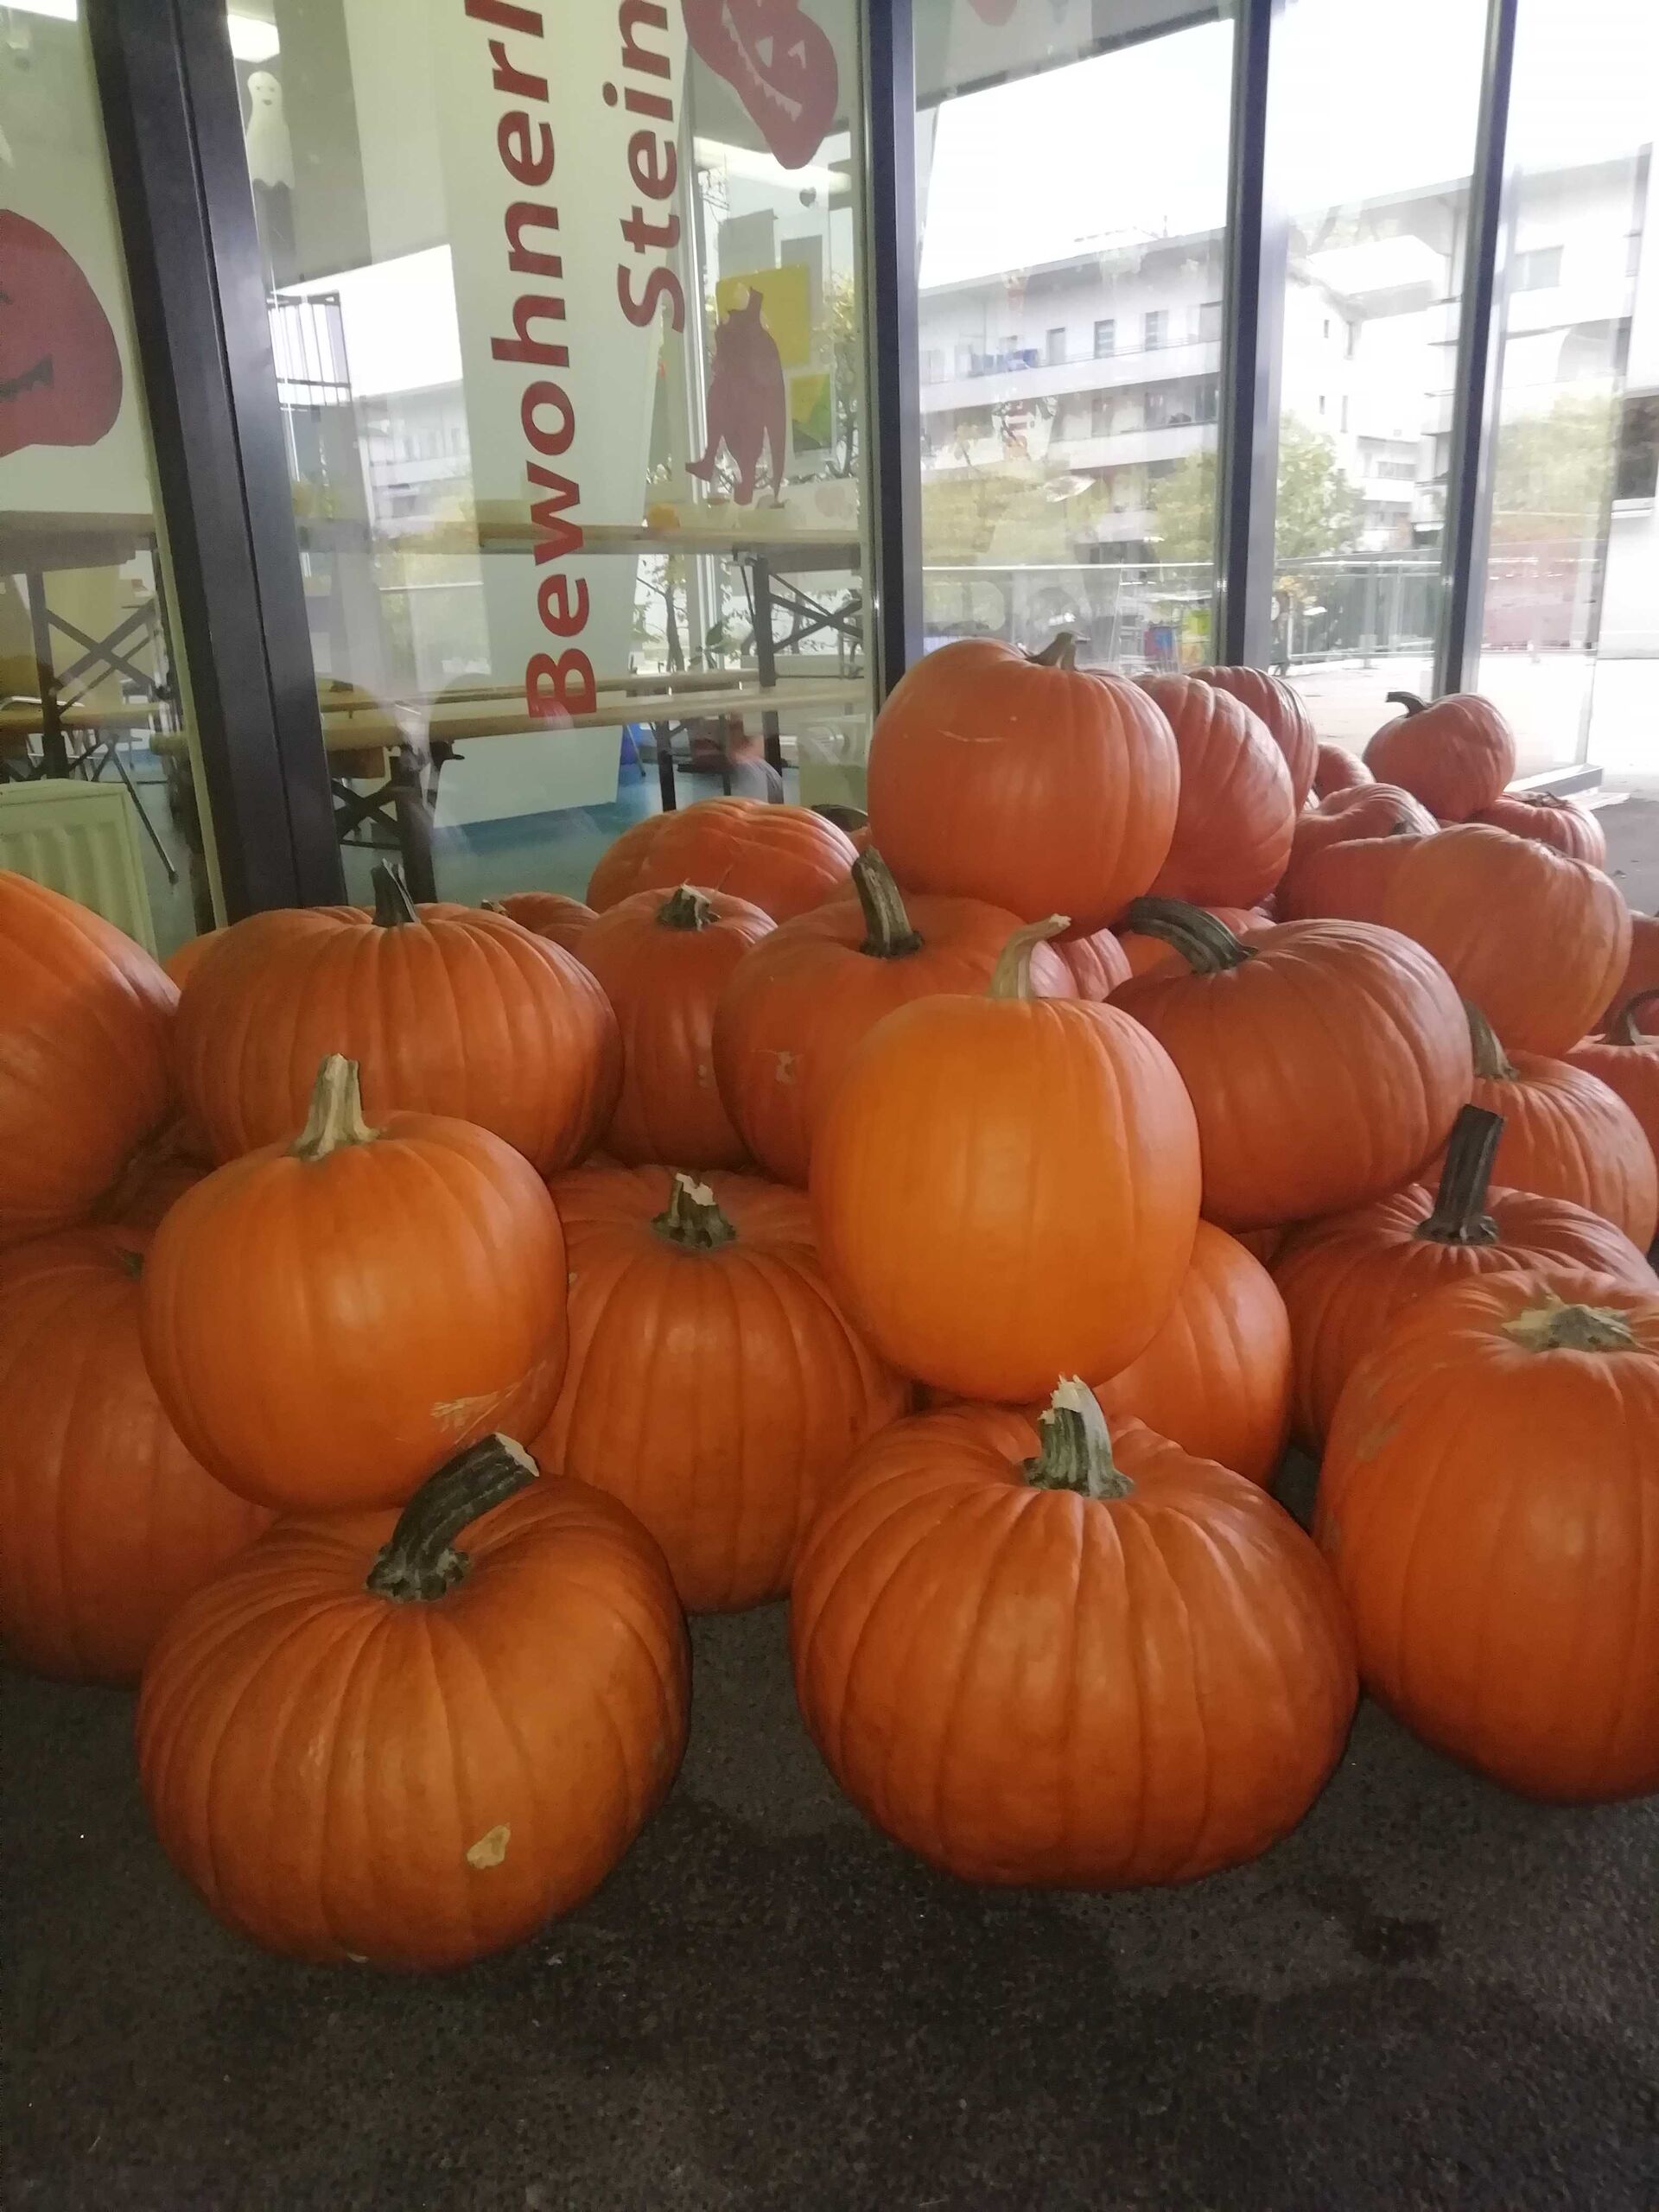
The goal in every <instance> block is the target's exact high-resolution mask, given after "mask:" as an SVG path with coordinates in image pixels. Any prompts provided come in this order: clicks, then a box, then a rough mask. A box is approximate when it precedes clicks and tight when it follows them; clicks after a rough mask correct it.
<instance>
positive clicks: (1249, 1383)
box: [1094, 1221, 1290, 1483]
mask: <svg viewBox="0 0 1659 2212" xmlns="http://www.w3.org/2000/svg"><path fill="white" fill-rule="evenodd" d="M1094 1392H1095V1395H1096V1397H1097V1398H1098V1399H1099V1401H1100V1402H1101V1404H1102V1406H1103V1408H1105V1410H1106V1412H1107V1414H1109V1416H1110V1417H1111V1419H1112V1420H1113V1421H1116V1420H1118V1419H1120V1418H1121V1417H1130V1418H1133V1419H1134V1420H1136V1421H1144V1422H1145V1423H1146V1425H1147V1427H1148V1428H1151V1429H1155V1430H1156V1431H1157V1433H1159V1435H1160V1436H1166V1437H1168V1438H1169V1440H1170V1441H1171V1442H1172V1443H1174V1444H1179V1446H1180V1447H1181V1449H1182V1451H1184V1452H1191V1453H1192V1456H1193V1457H1194V1459H1214V1460H1216V1461H1217V1462H1218V1463H1219V1465H1222V1466H1224V1467H1230V1468H1231V1469H1232V1471H1233V1472H1234V1473H1235V1474H1237V1475H1243V1476H1244V1477H1245V1478H1247V1479H1248V1480H1249V1481H1250V1482H1253V1483H1265V1482H1267V1481H1268V1479H1269V1478H1270V1477H1271V1475H1272V1473H1273V1471H1274V1467H1275V1466H1277V1465H1278V1464H1279V1458H1280V1454H1281V1452H1283V1450H1284V1448H1285V1438H1286V1436H1287V1433H1288V1432H1289V1427H1290V1322H1289V1320H1288V1319H1287V1316H1286V1313H1285V1304H1284V1300H1283V1299H1281V1297H1280V1295H1279V1293H1278V1292H1277V1290H1275V1289H1274V1282H1273V1277H1272V1276H1271V1275H1270V1274H1268V1271H1267V1269H1266V1268H1264V1267H1263V1266H1262V1263H1261V1262H1260V1261H1259V1260H1256V1259H1255V1258H1253V1257H1252V1255H1250V1254H1249V1252H1247V1251H1246V1250H1245V1249H1244V1247H1243V1245H1242V1244H1240V1243H1237V1242H1236V1240H1235V1239H1234V1238H1232V1237H1230V1236H1228V1235H1227V1233H1226V1231H1225V1230H1221V1229H1217V1228H1216V1227H1215V1226H1214V1224H1212V1223H1211V1222H1207V1221H1201V1222H1200V1223H1199V1224H1198V1236H1197V1239H1196V1241H1195V1242H1194V1243H1193V1246H1192V1264H1191V1266H1190V1267H1189V1268H1187V1271H1186V1274H1185V1279H1184V1280H1183V1281H1182V1284H1181V1287H1180V1291H1179V1294H1178V1296H1177V1298H1176V1300H1175V1306H1174V1310H1173V1312H1172V1313H1171V1314H1170V1316H1169V1319H1167V1320H1166V1322H1165V1323H1164V1325H1163V1327H1162V1328H1161V1329H1160V1330H1159V1332H1158V1333H1157V1335H1156V1336H1155V1337H1154V1338H1153V1340H1152V1342H1151V1343H1150V1344H1148V1345H1147V1348H1146V1350H1145V1351H1143V1352H1142V1353H1141V1357H1140V1358H1139V1359H1136V1360H1132V1361H1131V1362H1130V1363H1129V1365H1128V1367H1126V1368H1124V1369H1123V1370H1122V1373H1121V1374H1118V1375H1116V1376H1113V1377H1112V1378H1111V1379H1110V1381H1109V1382H1105V1383H1096V1384H1095V1385H1094Z"/></svg>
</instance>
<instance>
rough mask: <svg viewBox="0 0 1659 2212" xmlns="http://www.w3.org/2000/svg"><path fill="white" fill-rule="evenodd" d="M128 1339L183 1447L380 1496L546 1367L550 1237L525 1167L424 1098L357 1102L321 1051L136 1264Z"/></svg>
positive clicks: (551, 1369) (558, 1291) (324, 1493)
mask: <svg viewBox="0 0 1659 2212" xmlns="http://www.w3.org/2000/svg"><path fill="white" fill-rule="evenodd" d="M143 1334H144V1352H145V1356H146V1357H147V1358H148V1360H149V1370H150V1373H151V1375H152V1376H153V1377H154V1379H155V1383H156V1389H157V1391H158V1392H159V1394H160V1395H161V1399H162V1403H163V1405H165V1406H166V1408H167V1409H168V1413H169V1414H170V1415H171V1417H172V1419H173V1421H174V1424H175V1427H177V1429H178V1431H179V1433H180V1435H181V1436H182V1437H183V1438H184V1439H185V1440H186V1442H187V1443H188V1445H189V1446H190V1448H191V1450H192V1451H193V1452H194V1453H195V1455H196V1457H197V1458H198V1459H200V1461H201V1463H202V1465H204V1466H206V1467H207V1468H209V1469H211V1470H212V1471H213V1473H214V1474H215V1475H217V1476H218V1477H219V1480H220V1481H221V1482H224V1483H226V1484H228V1485H229V1486H230V1487H231V1488H232V1490H235V1491H238V1492H240V1493H241V1495H242V1496H244V1497H252V1498H257V1499H258V1500H259V1501H260V1502H261V1503H264V1504H268V1505H276V1506H281V1507H283V1508H285V1509H287V1510H306V1511H309V1510H334V1509H337V1508H341V1507H346V1506H360V1505H398V1504H402V1503H404V1500H405V1499H406V1498H408V1497H410V1495H411V1493H412V1492H413V1491H414V1490H415V1488H416V1485H417V1484H419V1483H420V1481H421V1480H422V1478H423V1475H425V1474H426V1473H428V1472H429V1471H430V1470H431V1468H432V1467H433V1465H435V1463H436V1462H437V1461H438V1460H440V1459H445V1458H447V1457H448V1454H449V1453H450V1452H452V1451H454V1450H456V1449H459V1448H460V1447H461V1446H463V1445H467V1444H470V1443H472V1442H474V1440H476V1439H477V1438H479V1437H480V1436H486V1435H487V1434H488V1433H490V1431H491V1430H492V1429H493V1428H495V1427H499V1426H501V1425H503V1424H506V1425H509V1426H511V1427H514V1428H517V1429H518V1430H519V1431H520V1433H523V1434H525V1435H529V1434H531V1433H534V1431H535V1430H536V1428H537V1427H539V1426H540V1424H541V1423H542V1422H543V1421H544V1420H545V1419H546V1418H547V1415H548V1414H549V1412H550V1410H551V1408H552V1405H553V1401H554V1399H555V1397H556V1395H557V1394H558V1388H559V1382H560V1378H561V1377H562V1376H563V1372H564V1344H565V1293H564V1246H563V1239H562V1238H561V1236H560V1234H559V1220H558V1216H557V1214H556V1212H555V1211H554V1209H553V1205H552V1203H551V1201H550V1198H548V1195H547V1192H546V1191H545V1189H544V1188H543V1185H542V1184H541V1182H540V1181H539V1179H537V1175H536V1173H535V1172H534V1170H533V1169H532V1168H531V1167H530V1166H529V1165H528V1164H527V1163H526V1162H525V1161H524V1160H522V1159H521V1158H520V1157H519V1155H518V1154H517V1153H516V1152H514V1151H513V1150H512V1147H510V1146H508V1145H505V1144H503V1143H502V1142H501V1141H500V1139H499V1137H493V1136H492V1135H490V1134H489V1132H488V1131H487V1130H486V1129H480V1128H474V1127H473V1126H472V1125H471V1124H470V1123H468V1122H454V1121H448V1120H445V1119H442V1118H441V1117H439V1116H436V1115H430V1114H393V1115H389V1116H386V1118H385V1122H383V1124H382V1125H381V1126H380V1127H379V1128H370V1127H369V1126H368V1124H367V1123H366V1122H365V1121H364V1119H363V1114H362V1109H361V1103H360V1101H359V1096H358V1089H357V1071H356V1068H355V1066H354V1065H353V1063H352V1062H350V1061H348V1060H343V1059H340V1058H338V1057H336V1058H332V1059H329V1060H327V1061H325V1063H324V1064H323V1067H322V1070H321V1074H320V1075H319V1076H318V1077H317V1083H316V1091H315V1097H314V1099H313V1102H312V1109H311V1116H310V1119H309V1120H308V1122H307V1123H306V1126H305V1128H304V1131H303V1132H302V1135H300V1136H299V1137H298V1139H297V1140H296V1141H295V1142H294V1143H293V1144H292V1145H291V1146H288V1147H284V1146H281V1145H272V1146H270V1147H268V1148H267V1149H265V1150H264V1151H262V1152H257V1153H251V1154H247V1155H245V1157H244V1158H242V1159H240V1160H233V1161H232V1163H231V1165H230V1166H227V1167H221V1168H220V1169H219V1171H218V1173H215V1174H213V1175H210V1176H209V1177H208V1178H207V1181H206V1182H204V1183H199V1184H198V1185H196V1187H195V1188H194V1190H193V1191H188V1192H186V1193H185V1194H184V1196H183V1197H182V1198H181V1199H180V1200H179V1201H178V1203H177V1205H175V1206H174V1207H173V1209H172V1211H170V1212H169V1213H168V1217H167V1218H166V1220H165V1221H164V1222H163V1223H162V1226H161V1229H160V1230H159V1231H158V1232H157V1235H156V1242H155V1244H154V1246H153V1247H152V1249H151V1252H150V1256H149V1265H148V1266H147V1267H146V1268H145V1270H144V1283H143Z"/></svg>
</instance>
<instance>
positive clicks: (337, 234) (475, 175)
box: [232, 0, 869, 899]
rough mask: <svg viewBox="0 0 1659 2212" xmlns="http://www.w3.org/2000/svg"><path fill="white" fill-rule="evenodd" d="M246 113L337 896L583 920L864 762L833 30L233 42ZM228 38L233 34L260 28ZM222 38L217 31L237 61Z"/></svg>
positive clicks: (367, 1) (845, 132) (291, 29)
mask: <svg viewBox="0 0 1659 2212" xmlns="http://www.w3.org/2000/svg"><path fill="white" fill-rule="evenodd" d="M257 13H258V18H259V21H260V22H261V24H262V27H263V35H262V36H259V37H257V38H253V39H251V38H250V37H249V35H248V33H247V32H246V31H245V30H244V31H243V32H242V33H241V35H240V54H239V59H238V76H239V80H240V89H241V97H242V105H243V122H244V131H245V144H246V149H247V158H248V169H249V175H250V177H251V182H252V188H253V193H254V198H255V202H256V208H257V218H258V226H259V236H260V241H261V249H262V252H263V255H264V264H265V279H266V287H267V291H268V294H269V299H270V318H271V330H272V336H273V342H274V347H275V352H276V356H277V379H278V391H279V397H280V401H281V405H282V409H283V422H284V425H285V429H286V435H287V445H288V454H289V471H290V475H291V479H292V486H293V499H294V510H295V517H296V528H297V531H298V535H299V541H300V549H301V557H302V563H303V567H304V571H305V588H306V594H307V601H308V607H309V610H310V635H311V643H312V650H313V655H314V658H315V668H316V677H317V683H318V687H319V690H320V693H321V707H322V715H323V723H324V730H325V736H326V741H327V748H328V753H329V759H330V766H331V772H332V773H333V776H334V785H335V793H336V800H337V806H338V819H339V823H340V832H341V836H342V838H343V840H344V842H345V846H346V861H347V870H346V873H347V880H348V882H349V883H351V884H352V885H353V887H354V889H355V890H356V891H357V892H359V893H360V890H361V887H362V883H363V879H364V874H365V869H366V867H367V865H368V863H369V861H370V859H371V857H372V854H373V852H374V850H376V849H382V848H385V846H387V845H388V844H394V845H396V846H397V847H398V848H399V849H400V851H401V853H402V856H403V859H404V863H405V865H406V868H407V869H408V872H409V874H410V881H411V884H412V885H414V886H415V887H416V888H417V889H418V890H421V891H423V892H424V893H426V895H431V893H432V892H433V890H434V889H436V890H438V891H441V892H442V894H443V895H444V896H446V897H454V898H461V899H478V898H481V897H487V896H493V895H496V894H499V893H505V892H512V891H516V890H520V889H525V888H547V889H556V890H561V891H566V892H580V890H581V889H582V887H583V886H584V885H585V883H586V881H587V878H588V874H589V872H590V870H591V868H592V866H593V863H594V860H595V859H596V858H597V856H598V854H599V853H600V851H601V849H603V848H604V846H605V845H607V844H608V843H609V842H610V841H611V840H612V839H613V837H614V836H616V834H617V833H618V831H619V830H620V829H622V828H624V827H626V825H627V824H628V823H631V822H632V821H634V820H636V819H638V818H639V816H640V815H641V814H642V813H645V812H649V811H651V810H654V809H656V808H658V806H660V805H662V804H665V803H667V804H672V803H675V801H676V800H687V799H691V798H702V797H707V796H709V795H710V794H711V793H718V792H720V791H735V792H739V793H748V794H751V795H754V796H767V795H770V796H772V797H782V796H785V795H787V796H789V797H791V798H793V797H796V796H801V797H804V798H806V799H808V800H809V801H812V800H825V799H829V800H835V799H842V798H856V797H857V796H858V795H859V793H860V792H861V788H862V774H861V762H862V759H863V754H864V748H865V744H866V741H867V737H868V723H869V684H868V675H867V673H866V671H867V669H868V658H867V656H866V654H865V652H864V583H863V578H864V574H865V569H866V562H865V557H864V545H865V537H864V520H865V504H866V503H865V500H864V498H863V496H862V491H861V484H862V477H863V473H864V470H865V467H866V466H867V462H868V439H867V436H866V430H865V418H866V410H865V406H864V398H863V394H864V377H863V359H862V348H863V326H864V304H863V298H862V292H861V236H862V233H861V205H860V187H859V178H860V176H861V170H862V161H861V146H860V143H859V137H860V126H859V118H858V113H857V105H858V87H859V64H858V20H857V10H856V8H855V4H854V0H841V4H839V5H835V4H829V5H819V6H817V7H816V8H815V10H814V16H813V20H812V22H810V25H809V26H808V27H807V29H806V30H805V31H804V34H803V36H802V39H801V41H800V43H799V45H798V47H790V48H788V49H787V50H785V45H784V43H783V42H782V41H778V42H776V43H774V41H773V40H772V38H771V37H770V36H767V37H766V38H759V37H756V38H753V39H752V38H751V37H750V35H749V34H748V32H747V30H745V29H743V28H742V27H741V26H740V25H738V24H737V23H735V22H734V20H733V19H732V18H731V17H730V16H729V13H728V11H724V10H720V9H718V8H713V7H706V6H701V5H694V4H687V5H685V6H684V7H683V8H682V7H681V6H679V5H675V6H672V7H670V6H668V5H664V4H652V0H626V4H623V5H621V6H620V7H619V6H615V5H605V6H596V5H593V4H590V0H543V4H542V5H540V6H539V7H537V8H535V9H531V8H525V7H518V6H508V5H505V4H495V0H488V4H486V0H477V4H473V5H468V6H466V7H462V6H459V5H457V6H455V7H454V8H446V9H442V10H427V11H425V12H424V16H423V28H424V35H423V36H419V37H411V36H410V35H409V31H410V21H409V10H408V9H407V7H406V6H405V5H404V4H403V0H327V4H318V5H313V6H308V7H305V8H286V7H281V6H277V7H276V8H275V9H273V8H272V7H271V6H270V4H269V0H267V4H266V5H265V6H264V9H263V10H259V11H257ZM238 15H240V16H242V17H243V19H246V16H245V9H244V7H243V0H238ZM237 20H238V17H236V16H233V18H232V25H233V29H234V26H235V23H236V21H237Z"/></svg>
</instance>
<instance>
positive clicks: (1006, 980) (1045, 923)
mask: <svg viewBox="0 0 1659 2212" xmlns="http://www.w3.org/2000/svg"><path fill="white" fill-rule="evenodd" d="M1070 928H1071V916H1070V915H1069V914H1048V915H1046V916H1045V917H1044V918H1043V919H1042V920H1041V921H1040V922H1027V924H1026V926H1025V927H1024V929H1022V930H1015V931H1014V935H1013V936H1012V937H1011V938H1009V939H1008V941H1007V944H1005V945H1004V946H1003V948H1002V950H1001V952H999V953H998V955H997V956H996V965H995V968H994V969H992V970H991V980H990V982H988V984H987V985H986V986H985V995H986V997H987V998H988V999H1034V998H1036V997H1037V996H1038V995H1039V994H1038V993H1037V992H1036V991H1034V990H1033V988H1032V982H1031V956H1032V954H1033V952H1035V951H1036V950H1037V948H1038V946H1039V944H1043V943H1045V942H1046V940H1047V939H1048V938H1052V937H1058V936H1059V935H1060V933H1061V931H1064V930H1069V929H1070Z"/></svg>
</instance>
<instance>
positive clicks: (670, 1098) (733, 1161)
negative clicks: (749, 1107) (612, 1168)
mask: <svg viewBox="0 0 1659 2212" xmlns="http://www.w3.org/2000/svg"><path fill="white" fill-rule="evenodd" d="M774 926H775V925H774V924H773V922H772V917H771V915H770V914H766V913H763V912H761V910H760V907H759V906H750V904H749V903H748V901H747V899H734V898H733V897H732V896H731V895H730V893H728V892H724V891H694V890H693V889H692V888H691V887H690V885H689V884H682V885H681V886H680V887H679V888H678V890H677V891H668V892H663V891H636V892H635V893H633V895H632V898H628V899H620V900H619V901H618V903H617V904H616V905H615V906H608V907H607V909H606V910H605V912H603V913H602V914H601V915H600V917H599V918H598V919H597V920H596V921H595V922H594V924H593V925H592V926H591V927H590V928H589V929H588V931H587V933H586V934H585V936H584V937H583V938H582V964H583V965H584V967H586V968H587V969H588V971H589V972H590V973H591V974H593V975H594V976H597V977H598V978H599V980H600V982H601V983H602V984H603V985H604V987H605V995H606V996H607V998H608V999H609V1000H610V1002H611V1005H612V1007H613V1008H614V1010H615V1013H616V1018H617V1024H618V1027H620V1030H621V1033H622V1088H621V1090H620V1092H619V1093H618V1094H617V1101H616V1107H615V1110H614V1111H613V1114H612V1116H611V1119H610V1123H609V1126H608V1127H607V1129H606V1132H605V1135H604V1137H603V1139H602V1140H601V1141H602V1143H603V1146H604V1149H605V1150H606V1152H607V1153H608V1154H610V1155H611V1157H612V1158H613V1159H615V1160H627V1161H634V1162H637V1161H640V1160H669V1161H671V1163H672V1164H673V1165H675V1166H680V1167H736V1166H739V1165H740V1164H741V1162H742V1160H744V1159H745V1158H746V1157H747V1154H746V1152H745V1148H744V1143H743V1139H742V1137H741V1135H740V1134H739V1133H738V1130H737V1129H736V1128H735V1127H734V1125H733V1122H732V1117H731V1116H730V1115H729V1114H728V1112H727V1110H726V1108H725V1107H724V1105H723V1104H722V1103H721V1095H720V1086H719V1084H718V1083H717V1082H716V1080H715V1046H714V1037H715V1005H716V1003H717V1002H718V1001H719V998H720V995H721V991H722V990H723V989H724V988H725V987H726V984H727V982H728V981H729V979H730V978H731V976H732V975H733V973H734V970H735V969H736V968H737V966H738V964H739V963H740V962H741V960H742V958H743V956H744V954H745V953H746V952H747V950H749V948H750V946H751V945H753V944H759V943H760V939H761V938H764V937H765V936H766V935H767V934H768V933H769V931H771V930H772V928H773V927H774Z"/></svg>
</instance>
